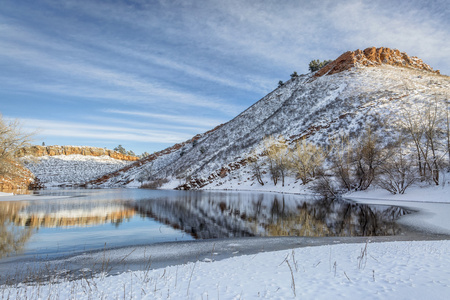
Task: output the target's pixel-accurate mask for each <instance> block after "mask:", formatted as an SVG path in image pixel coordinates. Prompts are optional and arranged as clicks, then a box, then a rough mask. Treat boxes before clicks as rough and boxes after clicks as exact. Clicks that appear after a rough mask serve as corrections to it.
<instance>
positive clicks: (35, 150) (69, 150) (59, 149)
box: [16, 146, 139, 161]
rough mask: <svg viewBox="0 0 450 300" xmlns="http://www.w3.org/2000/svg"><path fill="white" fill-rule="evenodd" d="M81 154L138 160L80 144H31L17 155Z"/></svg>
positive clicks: (134, 157)
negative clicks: (80, 145)
mask: <svg viewBox="0 0 450 300" xmlns="http://www.w3.org/2000/svg"><path fill="white" fill-rule="evenodd" d="M71 154H81V155H86V156H103V155H107V156H109V157H111V158H114V159H119V160H126V161H136V160H139V158H138V157H136V156H130V155H125V154H122V153H119V152H116V151H113V150H109V149H103V148H96V147H78V146H31V147H25V148H22V149H21V150H20V151H19V152H18V153H17V154H16V156H17V157H23V156H46V155H48V156H55V155H71Z"/></svg>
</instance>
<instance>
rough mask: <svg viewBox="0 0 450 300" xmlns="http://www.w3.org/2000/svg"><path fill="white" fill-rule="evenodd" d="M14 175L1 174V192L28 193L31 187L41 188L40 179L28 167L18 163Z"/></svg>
mask: <svg viewBox="0 0 450 300" xmlns="http://www.w3.org/2000/svg"><path fill="white" fill-rule="evenodd" d="M16 168H17V170H16V172H15V174H14V175H3V176H0V192H8V193H12V192H14V193H26V191H27V190H28V189H30V188H39V187H40V184H39V181H38V180H36V179H35V177H34V175H33V173H31V171H30V170H28V169H27V168H25V167H23V166H21V165H19V164H16Z"/></svg>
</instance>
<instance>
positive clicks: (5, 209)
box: [0, 189, 407, 262]
mask: <svg viewBox="0 0 450 300" xmlns="http://www.w3.org/2000/svg"><path fill="white" fill-rule="evenodd" d="M37 195H38V196H37V197H30V198H29V199H28V200H24V201H0V243H1V244H0V257H1V258H2V259H1V260H0V262H1V261H2V260H3V261H5V260H10V259H13V258H17V257H34V258H39V257H45V258H46V259H49V258H57V257H62V256H67V255H73V254H76V253H84V252H91V251H98V250H101V249H104V248H105V249H110V248H120V247H128V246H139V245H151V244H157V243H162V242H176V241H190V240H194V239H212V238H219V239H227V238H235V237H256V236H258V237H277V236H304V237H331V236H334V237H349V236H385V235H399V234H401V233H402V229H401V228H400V227H399V226H398V225H397V224H396V223H395V221H396V219H397V218H398V217H400V216H402V215H404V214H406V213H407V212H406V211H405V210H404V209H402V208H399V207H392V206H382V205H375V206H374V205H364V204H356V203H352V202H347V201H338V200H324V199H318V198H311V197H306V196H300V195H285V194H275V193H256V192H220V191H219V192H218V191H214V192H212V191H158V190H142V189H107V190H106V189H105V190H44V191H39V192H37ZM48 196H51V197H48Z"/></svg>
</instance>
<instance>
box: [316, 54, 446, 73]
mask: <svg viewBox="0 0 450 300" xmlns="http://www.w3.org/2000/svg"><path fill="white" fill-rule="evenodd" d="M382 64H385V65H392V66H397V67H406V68H412V69H418V70H424V71H428V72H433V73H436V74H440V72H439V70H436V71H434V70H433V68H432V67H430V66H429V65H427V64H425V63H424V62H423V61H422V60H421V59H420V58H418V57H415V56H409V55H408V54H406V53H405V52H400V51H399V50H397V49H390V48H384V47H380V48H375V47H371V48H367V49H365V50H359V49H358V50H356V51H347V52H345V53H344V54H342V55H341V56H339V57H338V58H337V59H336V60H334V61H332V62H331V63H329V64H327V65H326V66H325V67H323V68H322V69H320V70H319V71H317V73H316V74H315V76H316V77H319V76H323V75H331V74H336V73H339V72H342V71H345V70H349V69H351V68H353V67H357V66H366V67H375V66H380V65H382Z"/></svg>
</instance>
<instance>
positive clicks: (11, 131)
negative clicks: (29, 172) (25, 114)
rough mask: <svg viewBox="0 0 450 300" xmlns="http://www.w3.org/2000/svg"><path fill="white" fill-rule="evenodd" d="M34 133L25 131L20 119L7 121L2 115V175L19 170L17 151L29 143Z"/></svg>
mask: <svg viewBox="0 0 450 300" xmlns="http://www.w3.org/2000/svg"><path fill="white" fill-rule="evenodd" d="M32 136H33V133H25V132H24V131H23V130H22V128H21V125H20V122H19V121H18V120H14V121H10V122H6V121H5V120H4V119H3V117H2V115H0V176H5V175H10V176H11V175H14V174H15V173H16V171H17V164H19V161H18V160H16V158H15V154H16V152H17V151H18V150H19V149H21V148H23V147H25V146H28V145H29V142H30V141H31V137H32Z"/></svg>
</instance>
